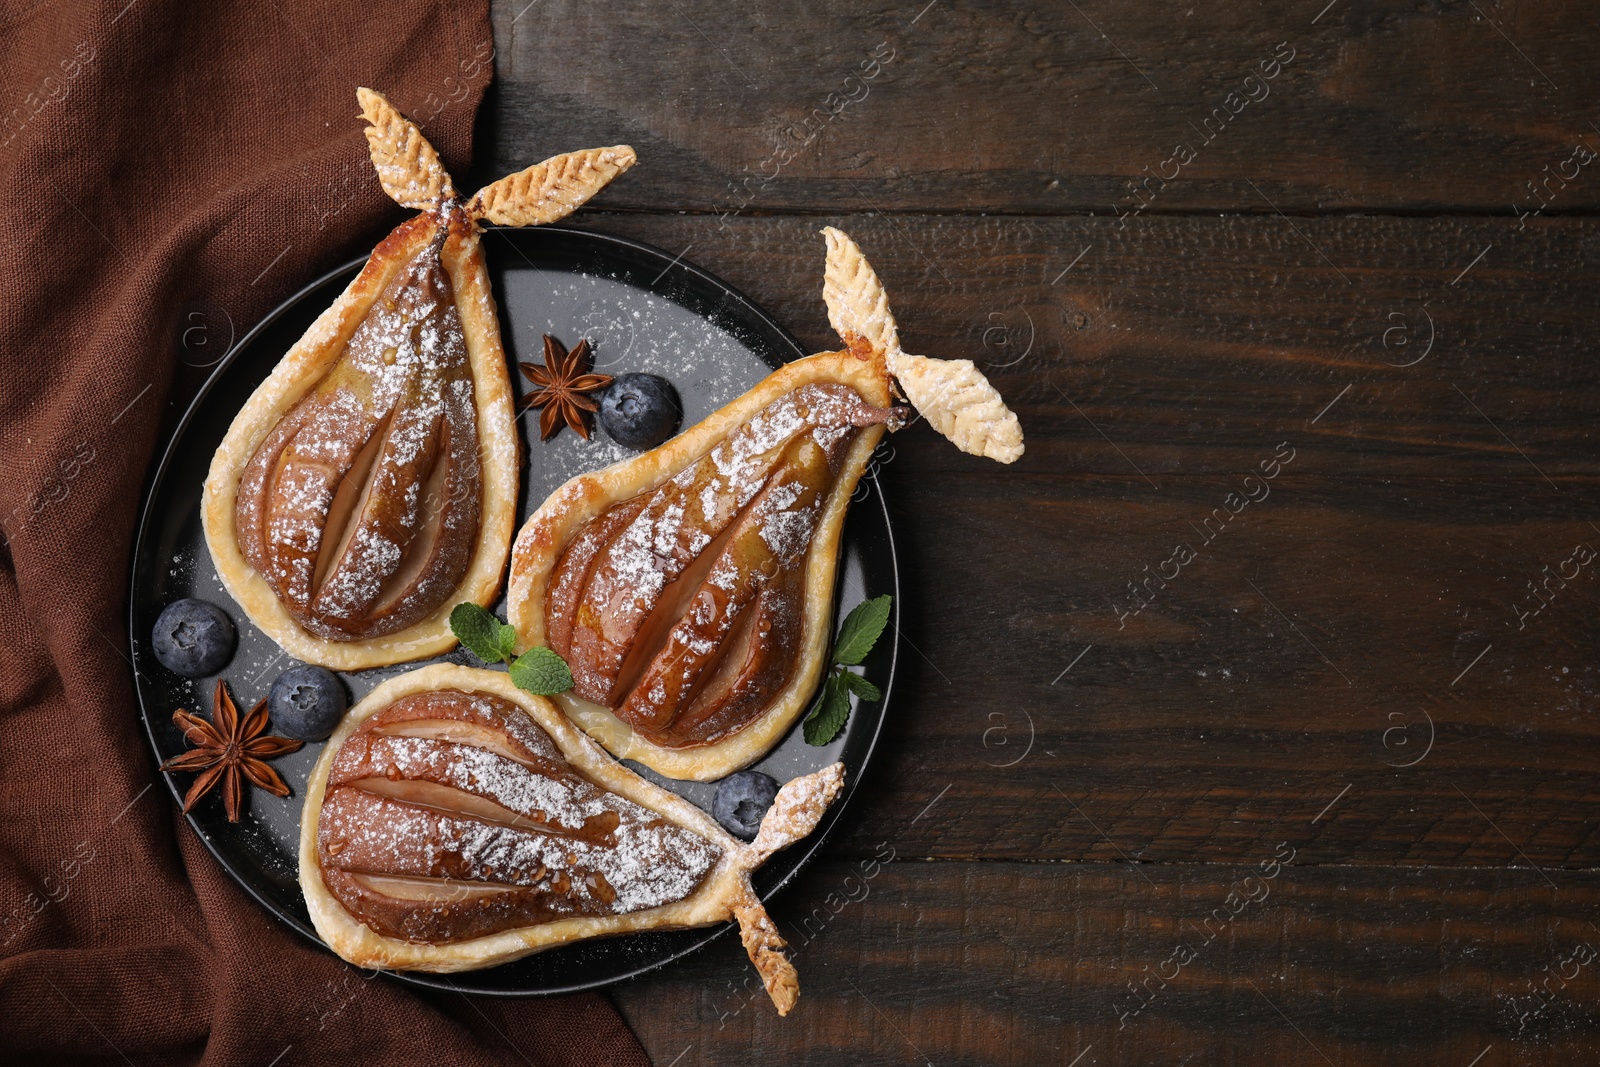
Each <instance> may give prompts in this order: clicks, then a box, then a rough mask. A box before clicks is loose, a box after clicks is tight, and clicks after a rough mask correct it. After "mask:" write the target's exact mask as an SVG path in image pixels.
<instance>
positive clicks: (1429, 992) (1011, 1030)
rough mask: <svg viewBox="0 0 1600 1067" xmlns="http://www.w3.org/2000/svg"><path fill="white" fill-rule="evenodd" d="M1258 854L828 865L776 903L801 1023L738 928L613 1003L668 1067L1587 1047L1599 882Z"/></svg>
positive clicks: (1233, 1059) (1593, 1036)
mask: <svg viewBox="0 0 1600 1067" xmlns="http://www.w3.org/2000/svg"><path fill="white" fill-rule="evenodd" d="M1304 829H1305V824H1304V822H1302V823H1301V824H1300V825H1299V826H1298V827H1290V828H1286V830H1285V832H1287V833H1289V834H1291V836H1292V837H1294V838H1295V839H1298V837H1299V834H1300V833H1303V831H1304ZM886 847H887V848H894V847H896V846H894V845H890V846H886ZM1255 852H1256V854H1257V856H1258V858H1256V859H1255V860H1254V861H1253V862H1252V863H1250V864H1249V865H1246V866H1237V867H1235V866H1224V865H1167V864H1146V865H1141V866H1140V867H1139V869H1138V870H1137V871H1136V872H1131V871H1130V870H1129V869H1128V868H1127V867H1113V866H1107V865H1104V864H1021V863H977V864H954V863H919V862H892V863H887V864H884V865H882V866H881V867H880V868H878V870H877V874H876V877H871V876H869V875H868V874H867V871H866V870H864V869H863V868H862V867H861V866H860V865H859V864H846V863H829V864H818V865H816V866H815V867H813V868H811V869H810V870H808V871H807V872H806V873H805V874H804V875H802V876H801V878H800V879H799V880H798V881H797V883H796V885H795V887H794V888H793V889H792V890H791V891H788V892H786V893H785V894H783V895H782V896H780V897H779V898H778V903H777V906H776V907H775V908H774V910H773V914H774V917H775V918H776V920H777V922H778V925H779V927H780V929H781V930H782V931H783V933H784V934H785V936H787V937H789V938H790V940H791V942H792V943H793V944H794V945H795V946H796V948H795V952H794V957H795V963H796V966H797V967H798V968H799V970H800V981H801V994H800V1002H799V1006H798V1007H797V1008H796V1009H795V1011H794V1012H793V1013H791V1014H790V1015H789V1017H788V1018H786V1019H780V1018H779V1017H778V1016H777V1014H776V1013H775V1012H773V1011H772V1010H771V1007H770V1005H768V1004H766V1003H765V1002H764V997H763V995H762V993H761V991H760V988H759V985H758V984H757V983H756V982H755V981H754V980H753V979H751V980H747V976H746V975H745V973H744V972H745V971H746V970H747V969H748V965H747V964H746V963H745V962H744V961H743V960H742V959H740V958H739V952H738V947H737V945H736V944H735V943H734V942H733V940H732V939H728V940H726V941H725V942H718V943H717V944H715V945H713V946H711V947H709V948H707V949H706V950H705V951H704V952H701V953H699V954H698V955H696V956H694V957H692V958H691V959H689V960H685V961H683V962H681V963H679V964H675V965H672V966H670V967H668V968H667V969H666V970H664V971H662V972H659V973H657V974H654V975H651V976H648V977H646V978H641V979H636V980H634V981H632V982H629V983H627V984H624V985H622V986H619V987H617V988H616V989H615V991H614V993H613V996H614V998H615V1000H616V1001H617V1003H618V1005H619V1006H620V1007H621V1008H622V1009H623V1012H624V1014H625V1015H626V1017H627V1018H628V1021H629V1022H630V1024H632V1026H633V1027H634V1029H635V1031H636V1032H637V1033H639V1034H640V1036H641V1037H642V1038H643V1039H644V1042H645V1045H646V1048H647V1049H648V1050H649V1051H650V1053H651V1056H652V1058H653V1059H654V1060H655V1062H657V1063H660V1064H668V1063H672V1062H674V1058H675V1057H682V1058H681V1059H678V1060H676V1062H677V1063H679V1064H683V1063H699V1064H747V1063H752V1062H760V1063H828V1064H840V1065H843V1064H873V1065H879V1064H899V1063H905V1064H928V1063H932V1064H939V1065H941V1067H942V1065H961V1064H972V1065H978V1064H987V1065H1013V1064H1015V1065H1024V1064H1028V1065H1031V1064H1056V1065H1059V1067H1069V1065H1076V1067H1085V1065H1090V1064H1093V1065H1096V1067H1106V1065H1113V1064H1128V1065H1133V1067H1143V1065H1146V1064H1151V1063H1185V1062H1187V1063H1205V1064H1230V1065H1231V1064H1260V1063H1298V1064H1313V1063H1316V1064H1321V1063H1329V1064H1335V1065H1338V1067H1344V1065H1346V1064H1393V1065H1397V1067H1399V1065H1407V1067H1409V1065H1415V1064H1454V1065H1457V1067H1467V1065H1469V1064H1473V1063H1474V1057H1476V1056H1478V1055H1480V1053H1482V1052H1483V1051H1484V1050H1485V1049H1489V1050H1490V1054H1489V1055H1488V1056H1485V1057H1484V1058H1483V1059H1482V1060H1481V1061H1478V1064H1479V1067H1482V1065H1483V1064H1491V1063H1492V1064H1498V1065H1502V1067H1505V1065H1530V1067H1532V1065H1541V1064H1548V1063H1585V1062H1592V1057H1593V1049H1594V1048H1595V1047H1596V1046H1597V1045H1600V1013H1597V1012H1596V1010H1595V1007H1594V1001H1595V996H1596V993H1597V992H1600V974H1597V971H1600V962H1597V961H1596V953H1597V952H1600V932H1597V929H1596V926H1595V924H1594V922H1593V920H1592V916H1593V914H1594V911H1595V905H1596V903H1597V901H1596V899H1595V895H1594V888H1593V886H1592V884H1591V883H1592V879H1590V878H1588V877H1587V876H1580V875H1572V874H1559V873H1558V874H1556V875H1555V876H1554V877H1553V879H1552V881H1553V883H1554V884H1551V883H1550V882H1547V881H1546V880H1545V879H1543V878H1541V877H1540V876H1539V875H1538V874H1536V873H1534V872H1531V871H1510V870H1484V869H1471V870H1459V871H1441V870H1437V869H1430V870H1423V869H1393V868H1372V867H1364V868H1348V867H1302V866H1300V863H1301V859H1302V856H1301V855H1298V854H1296V853H1295V852H1294V843H1293V841H1290V842H1287V843H1286V842H1284V841H1283V839H1281V838H1279V839H1274V838H1270V837H1269V838H1265V839H1263V840H1261V841H1259V842H1257V843H1256V847H1255ZM880 854H881V855H884V856H887V855H889V854H890V853H889V851H887V850H886V851H883V852H881V853H880ZM1275 855H1276V856H1277V857H1291V856H1292V857H1293V862H1291V863H1289V864H1283V863H1281V862H1276V863H1275V862H1274V856H1275ZM1274 870H1275V871H1276V875H1275V876H1273V877H1268V872H1271V871H1274Z"/></svg>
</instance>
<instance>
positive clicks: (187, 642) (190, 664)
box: [150, 600, 238, 678]
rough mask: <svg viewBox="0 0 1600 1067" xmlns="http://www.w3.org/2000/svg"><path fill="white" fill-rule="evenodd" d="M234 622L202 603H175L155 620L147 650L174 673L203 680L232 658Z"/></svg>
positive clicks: (200, 601)
mask: <svg viewBox="0 0 1600 1067" xmlns="http://www.w3.org/2000/svg"><path fill="white" fill-rule="evenodd" d="M237 636H238V634H237V632H236V631H235V630H234V628H233V620H232V619H230V618H228V616H227V614H226V613H224V612H223V610H222V609H221V608H219V607H217V606H216V605H215V604H208V603H207V602H206V601H204V600H174V601H173V602H172V603H170V604H168V605H167V606H166V607H165V608H163V609H161V614H160V615H159V616H158V617H157V618H156V625H155V629H154V630H152V631H151V633H150V647H151V648H152V649H153V650H154V651H155V654H156V659H158V660H160V661H161V665H162V666H163V667H165V668H166V669H167V670H169V671H171V672H172V673H173V674H181V675H183V676H184V677H185V678H203V677H205V676H206V675H208V674H216V673H217V672H218V671H220V670H221V669H222V667H223V665H224V664H226V663H227V662H228V660H230V659H232V658H233V643H234V639H235V638H236V637H237Z"/></svg>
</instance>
